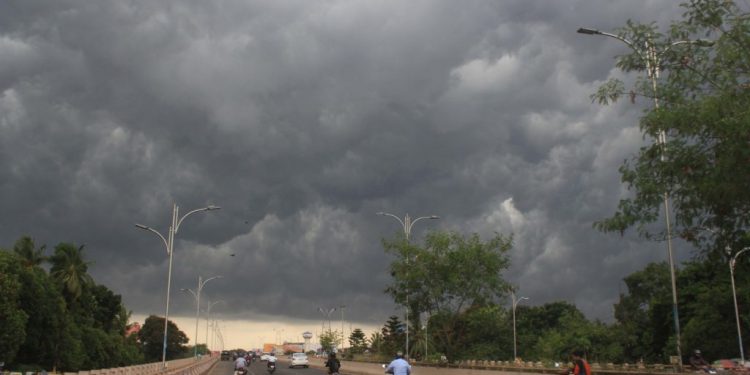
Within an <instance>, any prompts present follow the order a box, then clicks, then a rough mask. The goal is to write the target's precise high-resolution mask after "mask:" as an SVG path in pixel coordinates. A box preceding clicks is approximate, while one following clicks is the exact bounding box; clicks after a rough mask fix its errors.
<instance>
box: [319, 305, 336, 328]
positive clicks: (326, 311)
mask: <svg viewBox="0 0 750 375" xmlns="http://www.w3.org/2000/svg"><path fill="white" fill-rule="evenodd" d="M318 311H320V313H321V314H323V316H324V317H326V318H328V331H329V332H330V331H331V314H333V312H334V311H336V308H335V307H331V308H330V309H328V310H325V309H323V308H322V307H318ZM324 322H325V321H324ZM323 329H324V330H325V324H324V325H323Z"/></svg>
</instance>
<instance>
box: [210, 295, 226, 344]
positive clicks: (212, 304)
mask: <svg viewBox="0 0 750 375" xmlns="http://www.w3.org/2000/svg"><path fill="white" fill-rule="evenodd" d="M219 302H224V301H223V300H218V301H214V302H211V301H206V306H207V308H206V346H208V325H209V319H210V318H211V308H212V307H214V305H216V304H217V303H219ZM211 347H213V343H212V344H211Z"/></svg>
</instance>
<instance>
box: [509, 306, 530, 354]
mask: <svg viewBox="0 0 750 375" xmlns="http://www.w3.org/2000/svg"><path fill="white" fill-rule="evenodd" d="M510 296H511V301H512V302H513V303H512V305H513V309H512V310H513V361H514V362H515V360H516V359H517V358H518V353H517V352H516V306H518V303H519V302H521V301H523V300H525V299H529V298H528V297H521V298H518V299H516V294H515V293H513V292H511V293H510Z"/></svg>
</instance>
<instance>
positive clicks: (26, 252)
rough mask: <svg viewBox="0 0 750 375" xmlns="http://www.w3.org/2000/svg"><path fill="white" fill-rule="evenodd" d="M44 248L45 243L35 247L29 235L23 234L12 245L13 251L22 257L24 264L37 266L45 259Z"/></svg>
mask: <svg viewBox="0 0 750 375" xmlns="http://www.w3.org/2000/svg"><path fill="white" fill-rule="evenodd" d="M46 248H47V246H46V245H42V246H41V247H38V248H37V247H36V245H34V240H33V239H31V237H29V236H23V237H21V238H19V239H18V241H16V243H15V244H14V245H13V252H14V253H16V255H18V256H19V257H20V258H21V259H22V262H23V265H24V266H26V267H38V266H40V265H41V264H42V263H43V262H44V261H46V260H47V257H45V256H44V251H45V249H46Z"/></svg>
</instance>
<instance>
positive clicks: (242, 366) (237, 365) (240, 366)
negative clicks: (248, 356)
mask: <svg viewBox="0 0 750 375" xmlns="http://www.w3.org/2000/svg"><path fill="white" fill-rule="evenodd" d="M234 370H235V371H245V370H247V361H245V357H242V356H238V357H237V359H235V360H234Z"/></svg>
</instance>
